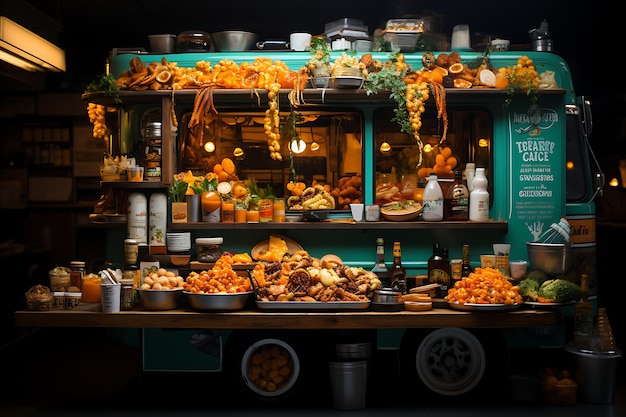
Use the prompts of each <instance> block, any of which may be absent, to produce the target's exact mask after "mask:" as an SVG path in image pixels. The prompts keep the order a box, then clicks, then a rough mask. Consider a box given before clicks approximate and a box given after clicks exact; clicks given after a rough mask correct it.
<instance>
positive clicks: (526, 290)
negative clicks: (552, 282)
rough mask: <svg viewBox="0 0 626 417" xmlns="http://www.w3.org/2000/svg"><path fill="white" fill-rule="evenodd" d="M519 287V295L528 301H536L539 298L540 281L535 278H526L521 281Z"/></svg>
mask: <svg viewBox="0 0 626 417" xmlns="http://www.w3.org/2000/svg"><path fill="white" fill-rule="evenodd" d="M517 286H518V287H519V290H518V292H519V295H521V296H522V297H523V298H524V299H526V300H533V301H536V300H537V298H538V297H539V287H540V286H541V284H539V281H537V280H536V279H534V278H525V279H523V280H521V281H520V282H519V283H518V284H517Z"/></svg>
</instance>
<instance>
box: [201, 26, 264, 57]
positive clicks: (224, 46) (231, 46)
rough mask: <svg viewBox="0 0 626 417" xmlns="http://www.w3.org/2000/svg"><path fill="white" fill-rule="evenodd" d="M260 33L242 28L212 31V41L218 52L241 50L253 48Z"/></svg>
mask: <svg viewBox="0 0 626 417" xmlns="http://www.w3.org/2000/svg"><path fill="white" fill-rule="evenodd" d="M258 39H259V35H257V34H256V33H252V32H244V31H241V30H225V31H223V32H215V33H211V41H212V42H213V45H214V46H215V50H216V51H218V52H240V51H247V50H250V49H253V48H254V47H255V45H256V42H257V40H258Z"/></svg>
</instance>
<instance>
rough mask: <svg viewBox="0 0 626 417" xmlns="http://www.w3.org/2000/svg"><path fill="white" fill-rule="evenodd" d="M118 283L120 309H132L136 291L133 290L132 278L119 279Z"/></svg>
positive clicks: (135, 300)
mask: <svg viewBox="0 0 626 417" xmlns="http://www.w3.org/2000/svg"><path fill="white" fill-rule="evenodd" d="M120 285H121V286H122V287H121V288H120V309H121V310H132V309H134V308H135V306H136V305H137V301H138V300H137V291H135V285H134V280H132V279H121V280H120Z"/></svg>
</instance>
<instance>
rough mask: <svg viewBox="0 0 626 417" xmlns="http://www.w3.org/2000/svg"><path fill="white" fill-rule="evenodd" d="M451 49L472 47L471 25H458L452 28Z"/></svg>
mask: <svg viewBox="0 0 626 417" xmlns="http://www.w3.org/2000/svg"><path fill="white" fill-rule="evenodd" d="M450 49H452V50H455V49H470V29H469V25H456V26H454V27H453V28H452V38H451V40H450Z"/></svg>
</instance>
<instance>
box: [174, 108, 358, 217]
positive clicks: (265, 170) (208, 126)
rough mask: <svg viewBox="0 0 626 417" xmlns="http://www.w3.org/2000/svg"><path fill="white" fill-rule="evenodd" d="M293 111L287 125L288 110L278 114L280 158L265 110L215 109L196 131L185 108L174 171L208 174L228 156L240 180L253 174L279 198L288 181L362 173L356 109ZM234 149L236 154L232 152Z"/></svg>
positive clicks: (327, 180) (333, 182) (335, 181)
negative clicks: (268, 130)
mask: <svg viewBox="0 0 626 417" xmlns="http://www.w3.org/2000/svg"><path fill="white" fill-rule="evenodd" d="M298 115H299V117H298V122H297V123H295V124H294V125H293V126H291V125H290V123H289V113H281V128H280V131H281V139H280V149H279V152H280V157H279V158H272V155H271V149H270V143H269V142H268V135H267V134H266V133H265V127H264V124H265V113H264V112H256V113H251V112H244V111H242V112H230V111H229V112H225V111H219V112H218V114H214V115H211V116H209V117H208V118H207V119H206V121H205V126H204V129H203V130H202V133H201V134H199V133H198V131H197V130H195V131H193V132H192V131H190V130H189V129H188V128H187V125H188V120H189V117H191V114H190V113H186V114H185V115H184V116H183V117H182V119H181V123H179V126H180V127H182V128H181V131H180V135H179V138H178V165H179V171H184V172H186V171H188V170H191V171H192V172H193V173H194V174H196V175H198V174H199V173H207V172H210V171H212V170H213V168H214V167H215V165H216V164H218V163H220V161H221V160H222V159H223V158H225V157H229V158H231V159H232V160H233V161H234V162H235V165H236V167H237V174H238V177H239V179H240V180H245V179H250V178H254V179H255V181H256V183H257V184H258V185H259V186H260V187H266V186H271V187H272V188H273V190H274V191H275V193H276V195H277V196H279V197H282V196H284V195H288V192H287V190H286V184H287V183H288V182H290V181H295V182H302V183H304V184H306V186H311V185H312V184H313V183H319V184H328V185H329V186H330V187H331V188H336V187H338V185H339V183H340V180H341V178H343V177H346V176H350V177H352V176H360V175H361V173H362V164H363V161H362V148H361V143H362V131H363V129H362V126H363V117H362V115H361V114H360V113H358V112H346V111H332V110H327V111H324V112H319V111H318V112H312V111H303V112H298ZM237 148H240V149H241V150H242V153H241V154H239V153H237V154H236V153H235V150H236V149H237ZM272 150H274V149H272ZM359 192H360V190H359ZM338 208H341V207H338Z"/></svg>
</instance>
